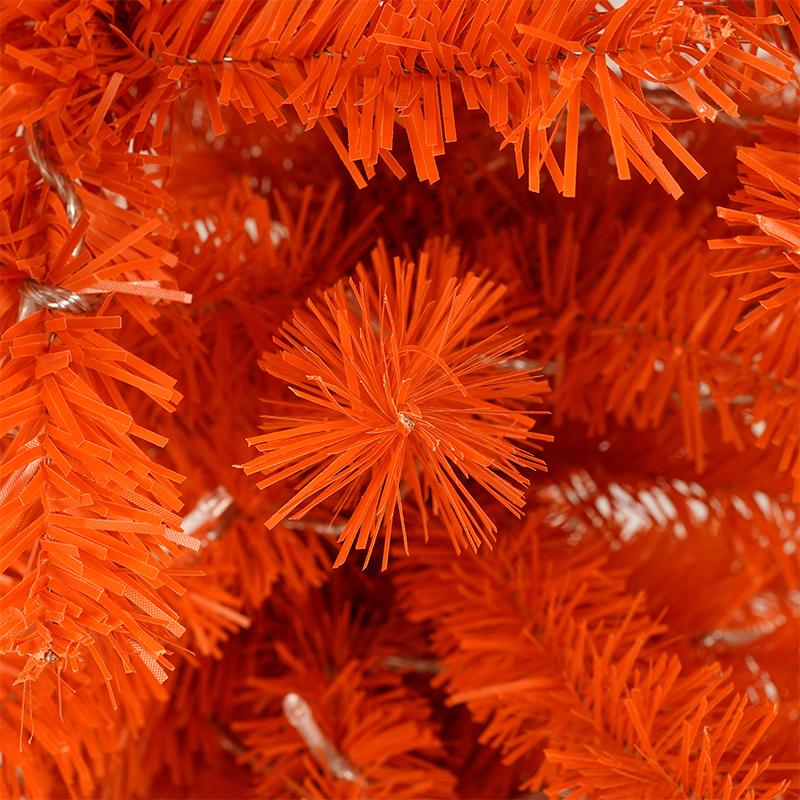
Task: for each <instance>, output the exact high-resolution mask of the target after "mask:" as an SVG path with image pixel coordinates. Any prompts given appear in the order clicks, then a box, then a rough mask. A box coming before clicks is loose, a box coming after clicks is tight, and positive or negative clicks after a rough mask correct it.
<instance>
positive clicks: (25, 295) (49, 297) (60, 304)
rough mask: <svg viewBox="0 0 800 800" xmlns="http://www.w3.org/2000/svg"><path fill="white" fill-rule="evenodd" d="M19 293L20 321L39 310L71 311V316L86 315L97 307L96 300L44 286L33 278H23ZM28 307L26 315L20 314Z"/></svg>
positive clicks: (55, 287)
mask: <svg viewBox="0 0 800 800" xmlns="http://www.w3.org/2000/svg"><path fill="white" fill-rule="evenodd" d="M19 293H20V295H21V297H22V303H21V304H20V305H21V307H20V315H19V318H20V319H25V317H27V316H30V315H31V314H33V312H34V311H36V310H37V309H40V308H49V309H52V310H54V311H71V312H72V313H73V314H88V313H89V312H90V311H94V309H95V308H96V307H97V298H95V297H85V296H84V295H81V294H76V293H75V292H71V291H70V290H69V289H61V288H60V287H58V286H45V285H44V284H42V283H39V282H38V281H35V280H33V278H25V280H23V281H22V283H21V284H20V286H19ZM23 306H29V307H30V310H29V311H27V313H24V314H23V313H22V307H23Z"/></svg>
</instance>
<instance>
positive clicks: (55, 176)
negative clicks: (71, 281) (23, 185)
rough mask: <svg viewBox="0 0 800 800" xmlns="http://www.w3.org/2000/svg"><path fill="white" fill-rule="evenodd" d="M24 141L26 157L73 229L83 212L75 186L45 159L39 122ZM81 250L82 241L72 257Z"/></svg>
mask: <svg viewBox="0 0 800 800" xmlns="http://www.w3.org/2000/svg"><path fill="white" fill-rule="evenodd" d="M25 139H26V141H27V143H28V156H29V157H30V159H31V161H32V162H33V163H34V164H35V165H36V167H37V168H38V170H39V172H41V174H42V177H43V178H44V179H45V180H46V181H47V182H48V183H49V184H50V185H51V186H52V187H53V188H54V189H55V190H56V194H57V195H58V196H59V198H61V202H62V203H63V204H64V209H65V211H66V212H67V219H68V220H69V224H70V225H72V227H73V228H74V227H75V223H76V222H77V221H78V217H80V215H81V212H82V211H83V203H81V200H80V198H79V197H78V192H77V190H76V189H75V184H74V183H73V182H72V181H71V180H69V179H68V178H66V177H64V176H63V175H62V174H61V173H60V172H59V171H58V170H57V169H55V168H54V167H53V164H52V162H51V161H50V160H49V159H48V158H47V154H46V153H45V151H44V142H43V141H42V125H41V123H40V122H34V123H33V126H32V127H31V128H26V129H25ZM82 248H83V240H81V241H80V242H78V246H77V247H76V248H75V251H74V252H73V254H72V255H73V256H77V255H80V252H81V249H82Z"/></svg>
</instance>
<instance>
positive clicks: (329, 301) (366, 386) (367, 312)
mask: <svg viewBox="0 0 800 800" xmlns="http://www.w3.org/2000/svg"><path fill="white" fill-rule="evenodd" d="M373 265H374V267H375V272H376V275H377V278H376V279H375V280H371V279H369V278H367V277H366V276H365V275H364V272H363V271H362V279H361V281H359V282H356V281H353V280H351V281H350V282H349V284H347V283H345V282H343V281H342V282H340V283H338V284H337V285H336V286H335V287H334V288H333V289H331V290H329V291H327V292H325V294H324V295H323V299H322V302H314V301H311V300H309V302H308V310H303V311H300V312H297V313H296V314H295V315H294V319H293V321H292V322H291V323H287V324H286V325H285V326H284V329H283V338H282V339H281V340H280V341H278V344H279V346H280V348H281V351H280V352H279V353H271V354H267V355H265V357H264V360H263V362H262V367H263V368H264V369H266V370H267V371H269V372H270V373H271V374H272V375H274V376H276V377H278V378H280V379H282V380H284V381H286V382H287V383H288V384H289V385H290V387H291V389H292V391H293V392H294V394H295V395H296V396H297V398H298V403H297V404H296V408H297V411H298V413H297V416H295V417H293V418H291V419H288V418H273V417H268V418H267V421H266V424H265V429H266V431H267V432H266V433H264V434H263V435H261V436H257V437H254V438H252V439H249V440H248V441H249V442H250V444H253V445H256V447H257V448H258V449H259V450H260V451H261V455H260V456H258V457H257V458H255V459H253V460H252V461H250V462H249V463H248V464H246V465H245V467H244V468H245V471H246V472H247V473H248V474H252V473H255V472H262V473H264V474H265V475H266V477H265V478H264V479H263V480H262V481H261V482H260V483H259V484H258V485H259V488H265V487H267V486H271V485H273V484H276V483H278V482H280V481H286V480H287V479H293V480H296V479H297V478H299V479H300V480H299V484H298V487H297V492H296V494H295V495H294V497H293V498H292V499H291V500H290V501H289V502H287V503H286V504H285V505H284V506H283V507H282V508H281V509H280V510H279V511H277V512H276V513H275V514H273V516H272V517H271V518H270V519H269V520H268V522H267V524H268V525H269V526H270V527H272V526H274V525H275V524H277V523H278V522H280V521H281V520H283V519H285V518H287V517H289V516H291V518H292V519H297V518H299V517H302V516H303V515H304V514H305V513H306V512H307V511H308V510H309V509H310V508H312V507H313V506H315V505H317V504H318V503H321V502H323V501H325V500H328V499H331V498H333V500H334V502H335V503H336V509H337V512H341V511H343V510H345V509H348V511H347V513H348V514H349V518H348V520H347V522H346V524H345V527H344V530H343V532H342V534H341V537H340V542H341V544H342V547H341V550H340V552H339V556H338V558H337V560H336V565H337V566H338V565H341V564H342V563H344V561H345V559H346V558H347V555H348V553H349V552H350V550H351V548H352V547H353V546H354V545H355V547H356V549H357V550H362V549H365V548H367V547H368V548H369V549H368V553H367V559H366V560H367V562H368V561H369V559H370V557H371V555H372V550H373V548H374V546H375V542H376V540H377V537H378V533H379V531H380V529H381V527H383V529H384V531H385V535H384V550H383V562H382V563H383V567H384V568H385V567H386V564H387V562H388V556H389V544H390V540H391V531H392V524H393V522H394V518H395V513H397V515H398V516H399V519H400V525H401V528H402V531H403V537H404V541H405V543H406V549H407V547H408V543H407V538H406V526H405V520H404V516H403V498H404V497H408V496H410V497H412V498H413V500H414V502H415V504H416V506H417V508H418V510H419V515H420V518H421V520H422V526H423V531H424V533H425V536H426V538H427V532H428V528H427V520H428V517H429V515H430V513H431V512H432V513H433V514H434V515H437V516H440V517H441V518H442V520H443V522H444V524H445V527H446V528H447V530H448V532H449V534H450V537H451V539H452V540H453V543H454V545H455V547H456V550H460V549H461V548H463V547H467V546H469V547H472V548H473V549H477V547H478V546H479V544H480V543H481V541H484V542H486V543H488V544H490V543H491V541H492V539H493V538H494V531H495V525H494V523H493V522H492V520H491V519H490V518H489V516H488V515H487V514H486V513H485V511H484V510H483V509H482V508H481V506H480V505H479V504H478V503H477V502H476V500H475V498H474V497H473V496H472V494H471V492H470V487H469V485H468V481H469V480H470V479H472V480H474V481H476V482H477V483H478V484H480V485H481V486H482V487H483V488H484V489H486V490H487V491H488V492H489V493H490V494H492V495H493V496H494V497H496V498H497V499H498V500H499V501H500V502H501V503H502V504H503V505H504V506H506V507H507V508H509V509H510V510H512V511H514V512H515V513H519V511H520V509H521V508H522V506H523V503H524V499H523V489H524V487H525V486H526V485H527V484H528V480H527V478H526V477H525V476H524V475H523V473H522V472H521V470H523V469H526V468H528V469H540V470H541V469H544V468H545V465H544V462H543V461H542V460H541V459H540V458H538V457H536V456H535V455H534V454H533V453H532V452H531V451H530V449H527V448H526V447H525V445H529V444H530V442H533V441H535V440H549V439H550V438H551V437H549V436H545V435H542V434H538V433H535V432H534V431H533V425H534V420H533V418H532V412H531V411H530V410H529V405H530V404H531V403H532V402H539V401H540V399H541V398H540V395H541V394H542V393H543V392H545V391H547V384H546V382H544V381H542V380H537V379H536V378H535V377H534V376H533V375H532V372H531V371H530V370H512V369H508V368H507V362H509V361H510V360H511V359H515V358H518V357H519V355H520V354H521V352H522V340H521V339H519V338H515V337H511V336H508V335H506V334H505V333H504V332H503V331H502V324H501V323H499V322H498V323H497V324H496V325H495V327H494V329H491V328H488V327H487V326H486V325H485V323H486V321H487V318H491V316H492V315H493V314H496V313H497V310H498V309H497V307H498V304H499V303H500V300H501V298H502V297H503V295H504V294H505V291H506V290H505V287H504V286H502V285H496V284H494V283H492V282H491V281H488V280H485V279H483V278H481V277H479V276H477V275H474V274H472V273H467V274H466V275H465V276H464V278H463V279H462V280H460V281H459V280H457V279H456V278H455V277H451V278H450V279H449V280H447V281H446V282H441V281H440V283H442V285H441V286H437V284H436V281H435V279H434V278H432V277H430V275H429V274H428V269H427V266H428V258H427V254H426V253H423V254H422V256H421V258H420V259H419V264H418V265H415V264H413V263H409V262H401V260H400V259H399V258H395V260H394V273H393V274H392V271H391V269H389V267H388V262H387V258H386V255H385V253H384V252H383V251H382V250H381V249H380V248H378V249H376V250H375V251H374V252H373ZM353 506H354V508H353ZM350 508H352V510H349V509H350Z"/></svg>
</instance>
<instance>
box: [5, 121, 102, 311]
mask: <svg viewBox="0 0 800 800" xmlns="http://www.w3.org/2000/svg"><path fill="white" fill-rule="evenodd" d="M25 140H26V142H27V145H28V156H29V157H30V159H31V161H32V162H33V164H35V165H36V168H37V169H38V170H39V172H40V173H41V175H42V177H43V178H44V179H45V180H46V181H47V182H48V183H49V184H50V185H51V186H52V187H53V188H54V189H55V190H56V194H57V195H58V196H59V198H60V199H61V202H62V203H63V204H64V210H65V211H66V214H67V219H68V220H69V224H70V225H71V226H72V227H73V228H74V227H75V223H76V222H77V221H78V218H79V217H80V215H81V212H82V211H83V203H81V200H80V198H79V197H78V192H77V190H76V189H75V184H74V183H73V182H72V181H71V180H69V179H68V178H66V177H64V175H62V174H61V173H60V172H59V171H58V170H57V169H55V167H54V166H53V164H52V162H51V161H50V160H49V159H48V158H47V154H46V153H45V150H44V142H43V141H42V125H41V123H40V122H38V121H37V122H34V123H33V125H32V126H31V127H30V128H26V129H25ZM82 250H83V237H81V240H80V241H79V242H78V244H77V245H76V246H75V249H74V250H73V251H72V255H73V256H79V255H80V254H81V251H82ZM19 293H20V304H19V316H18V317H17V319H18V320H23V319H25V318H26V317H29V316H30V315H31V314H33V313H35V312H36V311H38V310H39V309H40V308H49V309H53V310H57V311H70V312H72V313H73V314H86V313H88V312H90V311H93V310H94V309H95V308H96V307H97V300H96V299H89V298H88V297H83V296H81V295H79V294H76V293H75V292H71V291H70V290H69V289H61V288H59V287H58V286H45V285H44V284H41V283H39V282H38V281H35V280H33V278H25V280H23V281H22V283H21V284H20V286H19Z"/></svg>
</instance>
